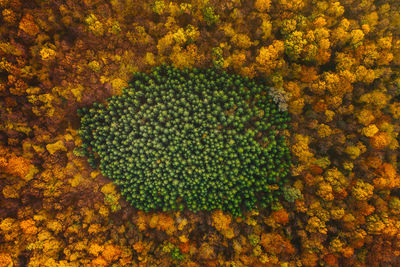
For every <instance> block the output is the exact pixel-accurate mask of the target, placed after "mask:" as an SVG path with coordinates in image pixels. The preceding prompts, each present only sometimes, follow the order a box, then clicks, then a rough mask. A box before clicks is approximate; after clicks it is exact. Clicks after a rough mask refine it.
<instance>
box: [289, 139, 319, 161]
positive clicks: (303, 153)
mask: <svg viewBox="0 0 400 267" xmlns="http://www.w3.org/2000/svg"><path fill="white" fill-rule="evenodd" d="M309 143H310V137H308V136H304V135H301V134H296V135H295V143H294V144H293V145H292V148H291V149H292V153H293V154H294V155H295V156H296V157H298V158H299V160H300V161H301V162H303V163H310V161H311V159H313V157H314V154H313V153H311V152H310V148H309V146H308V145H309Z"/></svg>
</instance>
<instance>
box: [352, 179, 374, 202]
mask: <svg viewBox="0 0 400 267" xmlns="http://www.w3.org/2000/svg"><path fill="white" fill-rule="evenodd" d="M373 194H374V186H373V185H371V184H369V183H366V182H364V181H362V180H358V181H357V184H356V185H355V186H354V187H353V188H352V196H353V197H354V198H355V199H357V200H368V199H370V198H371V197H372V195H373Z"/></svg>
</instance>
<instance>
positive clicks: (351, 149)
mask: <svg viewBox="0 0 400 267" xmlns="http://www.w3.org/2000/svg"><path fill="white" fill-rule="evenodd" d="M344 152H345V153H346V154H347V155H349V156H350V158H351V159H356V158H358V157H359V156H360V154H361V150H360V148H359V147H358V146H347V147H346V149H345V150H344Z"/></svg>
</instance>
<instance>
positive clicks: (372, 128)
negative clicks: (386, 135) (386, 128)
mask: <svg viewBox="0 0 400 267" xmlns="http://www.w3.org/2000/svg"><path fill="white" fill-rule="evenodd" d="M378 132H379V129H378V127H376V125H375V124H370V125H369V126H367V127H364V128H363V129H362V131H361V133H362V134H363V135H365V136H366V137H372V136H374V135H375V134H376V133H378Z"/></svg>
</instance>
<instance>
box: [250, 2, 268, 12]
mask: <svg viewBox="0 0 400 267" xmlns="http://www.w3.org/2000/svg"><path fill="white" fill-rule="evenodd" d="M254 7H255V8H256V9H257V11H259V12H265V11H269V8H270V7H271V0H256V1H255V2H254Z"/></svg>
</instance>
